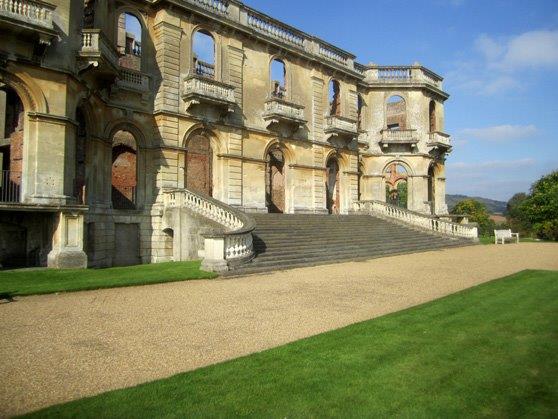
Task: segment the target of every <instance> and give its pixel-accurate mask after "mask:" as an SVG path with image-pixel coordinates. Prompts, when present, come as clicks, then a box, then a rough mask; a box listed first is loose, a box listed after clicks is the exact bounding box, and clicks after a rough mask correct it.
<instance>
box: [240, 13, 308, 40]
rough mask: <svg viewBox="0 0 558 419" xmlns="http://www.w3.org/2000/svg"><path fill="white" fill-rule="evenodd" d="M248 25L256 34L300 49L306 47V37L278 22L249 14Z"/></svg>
mask: <svg viewBox="0 0 558 419" xmlns="http://www.w3.org/2000/svg"><path fill="white" fill-rule="evenodd" d="M248 25H249V26H250V27H251V28H253V29H254V30H255V31H256V32H260V33H262V34H264V35H267V36H270V37H272V38H275V39H277V40H279V41H281V42H286V43H288V44H292V45H296V46H298V47H302V46H303V45H304V37H302V36H301V35H299V34H298V33H297V32H296V31H294V30H293V29H291V28H289V27H288V26H286V25H283V24H282V23H280V22H278V21H276V20H272V19H270V18H268V17H266V16H263V15H259V14H256V13H255V12H249V13H248Z"/></svg>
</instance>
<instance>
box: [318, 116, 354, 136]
mask: <svg viewBox="0 0 558 419" xmlns="http://www.w3.org/2000/svg"><path fill="white" fill-rule="evenodd" d="M324 131H325V132H326V133H330V132H338V133H341V132H344V133H348V134H352V135H357V134H358V122H357V121H355V120H353V119H350V118H345V117H342V116H336V115H330V116H326V117H325V128H324Z"/></svg>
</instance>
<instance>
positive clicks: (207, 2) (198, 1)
mask: <svg viewBox="0 0 558 419" xmlns="http://www.w3.org/2000/svg"><path fill="white" fill-rule="evenodd" d="M186 2H188V3H191V4H194V5H196V6H198V7H201V8H203V9H206V10H209V11H210V12H213V13H217V14H219V15H226V14H228V13H229V2H228V1H226V0H186Z"/></svg>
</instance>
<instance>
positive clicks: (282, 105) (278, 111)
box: [264, 95, 304, 121]
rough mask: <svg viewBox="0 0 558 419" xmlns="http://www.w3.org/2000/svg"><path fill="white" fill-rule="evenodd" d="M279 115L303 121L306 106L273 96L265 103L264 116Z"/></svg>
mask: <svg viewBox="0 0 558 419" xmlns="http://www.w3.org/2000/svg"><path fill="white" fill-rule="evenodd" d="M267 116H279V117H284V118H287V119H292V120H298V121H303V120H304V106H302V105H297V104H294V103H290V102H286V101H284V100H283V99H282V98H279V97H273V95H272V98H271V99H269V100H268V101H267V102H266V103H265V111H264V117H267Z"/></svg>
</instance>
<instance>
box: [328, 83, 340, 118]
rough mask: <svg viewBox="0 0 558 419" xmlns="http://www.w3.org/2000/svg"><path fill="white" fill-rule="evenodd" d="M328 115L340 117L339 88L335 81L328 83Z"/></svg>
mask: <svg viewBox="0 0 558 419" xmlns="http://www.w3.org/2000/svg"><path fill="white" fill-rule="evenodd" d="M328 96H329V114H330V115H331V116H339V115H341V88H340V86H339V82H338V81H337V80H331V81H330V82H329V91H328Z"/></svg>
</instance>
